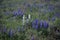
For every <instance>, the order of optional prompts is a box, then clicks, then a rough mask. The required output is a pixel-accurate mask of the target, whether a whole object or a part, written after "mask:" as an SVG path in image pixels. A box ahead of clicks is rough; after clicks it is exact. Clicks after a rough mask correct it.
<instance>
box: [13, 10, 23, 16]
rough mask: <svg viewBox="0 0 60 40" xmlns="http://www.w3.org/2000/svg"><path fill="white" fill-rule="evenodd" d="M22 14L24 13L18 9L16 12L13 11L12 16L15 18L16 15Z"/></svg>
mask: <svg viewBox="0 0 60 40" xmlns="http://www.w3.org/2000/svg"><path fill="white" fill-rule="evenodd" d="M23 14H24V13H23V12H22V11H21V9H18V10H17V11H13V15H14V16H17V15H20V16H23Z"/></svg>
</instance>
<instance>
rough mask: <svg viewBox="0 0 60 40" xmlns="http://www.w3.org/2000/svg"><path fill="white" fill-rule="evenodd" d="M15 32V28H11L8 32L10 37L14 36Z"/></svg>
mask: <svg viewBox="0 0 60 40" xmlns="http://www.w3.org/2000/svg"><path fill="white" fill-rule="evenodd" d="M13 34H14V33H13V30H12V29H10V30H9V32H8V35H9V36H10V37H12V36H13Z"/></svg>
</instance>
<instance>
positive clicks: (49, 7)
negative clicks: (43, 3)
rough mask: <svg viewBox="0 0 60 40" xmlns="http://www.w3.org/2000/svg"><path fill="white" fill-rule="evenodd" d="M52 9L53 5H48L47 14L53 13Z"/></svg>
mask: <svg viewBox="0 0 60 40" xmlns="http://www.w3.org/2000/svg"><path fill="white" fill-rule="evenodd" d="M54 8H55V7H54V5H52V4H50V5H48V11H49V12H51V11H53V10H54Z"/></svg>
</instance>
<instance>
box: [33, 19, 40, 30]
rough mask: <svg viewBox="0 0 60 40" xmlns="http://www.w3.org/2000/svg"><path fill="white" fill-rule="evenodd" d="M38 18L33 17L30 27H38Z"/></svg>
mask: <svg viewBox="0 0 60 40" xmlns="http://www.w3.org/2000/svg"><path fill="white" fill-rule="evenodd" d="M38 23H39V21H38V19H35V20H34V21H33V22H32V27H33V28H35V29H38Z"/></svg>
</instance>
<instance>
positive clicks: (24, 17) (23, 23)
mask: <svg viewBox="0 0 60 40" xmlns="http://www.w3.org/2000/svg"><path fill="white" fill-rule="evenodd" d="M22 21H23V25H24V23H25V15H23V20H22Z"/></svg>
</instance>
